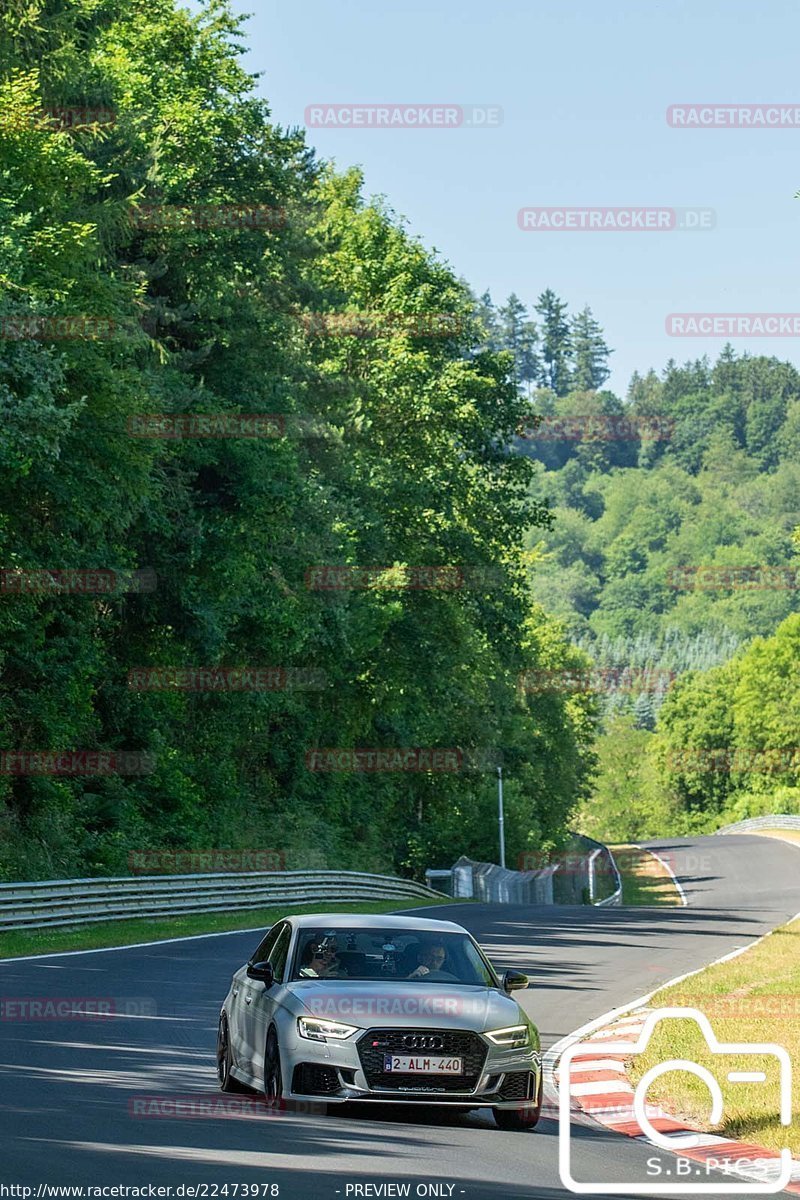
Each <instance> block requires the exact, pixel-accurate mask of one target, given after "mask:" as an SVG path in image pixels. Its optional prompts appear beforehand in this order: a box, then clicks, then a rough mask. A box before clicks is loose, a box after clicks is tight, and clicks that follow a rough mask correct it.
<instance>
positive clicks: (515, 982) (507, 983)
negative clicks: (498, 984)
mask: <svg viewBox="0 0 800 1200" xmlns="http://www.w3.org/2000/svg"><path fill="white" fill-rule="evenodd" d="M529 983H530V980H529V979H528V976H527V975H523V974H522V972H521V971H506V973H505V975H504V976H503V991H504V992H518V991H520V989H521V988H526V987H527V986H528V984H529Z"/></svg>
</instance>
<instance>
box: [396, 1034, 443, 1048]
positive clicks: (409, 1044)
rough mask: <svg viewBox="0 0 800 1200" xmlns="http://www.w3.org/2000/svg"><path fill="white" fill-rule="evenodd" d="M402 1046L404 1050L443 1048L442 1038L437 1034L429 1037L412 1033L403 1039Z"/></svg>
mask: <svg viewBox="0 0 800 1200" xmlns="http://www.w3.org/2000/svg"><path fill="white" fill-rule="evenodd" d="M403 1045H404V1046H405V1048H406V1050H441V1049H442V1048H443V1047H444V1038H443V1037H440V1036H439V1035H438V1034H436V1035H433V1036H431V1035H426V1034H421V1033H412V1034H408V1036H407V1037H404V1038H403Z"/></svg>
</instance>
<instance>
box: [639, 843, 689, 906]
mask: <svg viewBox="0 0 800 1200" xmlns="http://www.w3.org/2000/svg"><path fill="white" fill-rule="evenodd" d="M639 849H640V850H645V851H646V852H647V853H648V854H652V856H653V858H655V859H656V860H657V862H660V863H661V865H662V867H663V868H664V870H665V871H666V872H667V874H668V875H669V877H670V879H671V880H672V882H673V883H674V884H675V887H676V889H677V891H678V895H679V896H680V898H681V904H682V905H683V907H684V908H688V907H689V898H688V896H687V895H686V892H685V891H684V890H683V884H682V883H681V881H680V880H679V879H678V876H677V875H676V874H675V872H674V871H673V869H672V867H671V866H670V865H669V863H668V862H667V861H666V860H665V859H663V858H662V857H661V855H660V854H656V852H655V850H651V849H650V847H649V846H639Z"/></svg>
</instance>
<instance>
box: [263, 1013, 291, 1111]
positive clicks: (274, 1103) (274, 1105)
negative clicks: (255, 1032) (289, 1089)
mask: <svg viewBox="0 0 800 1200" xmlns="http://www.w3.org/2000/svg"><path fill="white" fill-rule="evenodd" d="M264 1099H265V1100H266V1102H267V1108H269V1109H273V1110H274V1109H283V1108H286V1101H285V1100H284V1098H283V1075H282V1073H281V1052H280V1047H279V1045H278V1031H277V1030H276V1028H275V1026H274V1025H270V1027H269V1033H268V1034H267V1046H266V1049H265V1051H264Z"/></svg>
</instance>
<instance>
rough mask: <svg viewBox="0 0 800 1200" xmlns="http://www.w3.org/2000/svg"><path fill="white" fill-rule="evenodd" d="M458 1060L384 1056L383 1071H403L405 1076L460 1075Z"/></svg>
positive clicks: (460, 1065) (460, 1060) (459, 1060)
mask: <svg viewBox="0 0 800 1200" xmlns="http://www.w3.org/2000/svg"><path fill="white" fill-rule="evenodd" d="M462 1061H463V1060H462V1059H460V1058H441V1057H439V1058H429V1057H427V1056H425V1055H422V1054H413V1055H411V1056H410V1057H409V1056H408V1055H401V1054H384V1056H383V1069H384V1071H403V1072H404V1073H405V1074H406V1075H461V1074H462V1072H463V1066H462Z"/></svg>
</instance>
